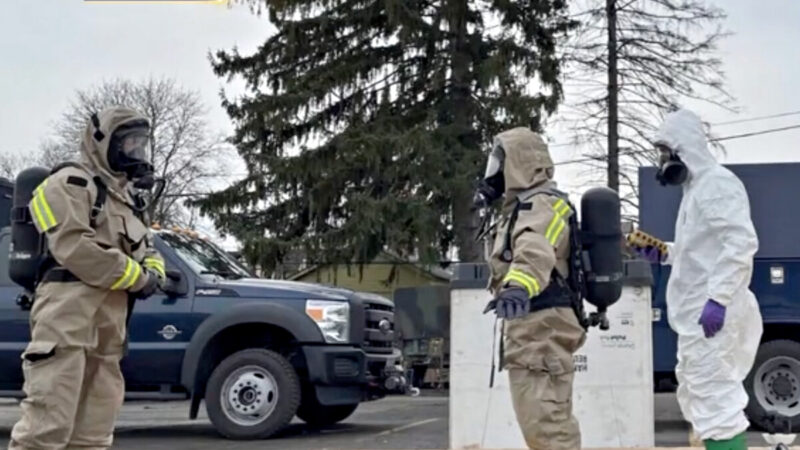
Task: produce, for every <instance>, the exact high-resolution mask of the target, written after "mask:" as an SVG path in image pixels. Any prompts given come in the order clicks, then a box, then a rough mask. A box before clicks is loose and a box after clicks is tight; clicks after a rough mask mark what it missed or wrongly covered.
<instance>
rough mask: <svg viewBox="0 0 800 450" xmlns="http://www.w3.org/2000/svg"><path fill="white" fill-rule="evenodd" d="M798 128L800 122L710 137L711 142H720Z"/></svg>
mask: <svg viewBox="0 0 800 450" xmlns="http://www.w3.org/2000/svg"><path fill="white" fill-rule="evenodd" d="M797 128H800V124H797V125H790V126H788V127H780V128H770V129H768V130H761V131H753V132H752V133H743V134H734V135H731V136H723V137H719V138H716V139H711V142H720V141H728V140H731V139H740V138H746V137H751V136H760V135H762V134H770V133H778V132H781V131H788V130H794V129H797Z"/></svg>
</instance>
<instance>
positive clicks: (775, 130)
mask: <svg viewBox="0 0 800 450" xmlns="http://www.w3.org/2000/svg"><path fill="white" fill-rule="evenodd" d="M798 128H800V124H797V125H790V126H787V127H780V128H770V129H767V130H760V131H753V132H751V133H742V134H732V135H730V136H722V137H718V138H714V139H709V142H722V141H730V140H733V139H742V138H747V137H752V136H760V135H762V134H772V133H779V132H781V131H789V130H795V129H798ZM649 152H650V150H631V151H628V152H620V156H625V155H637V154H644V153H649ZM603 159H605V156H591V157H585V158H579V159H571V160H566V161H561V162H557V163H555V164H554V165H555V166H565V165H568V164H580V163H584V162H591V161H602V160H603Z"/></svg>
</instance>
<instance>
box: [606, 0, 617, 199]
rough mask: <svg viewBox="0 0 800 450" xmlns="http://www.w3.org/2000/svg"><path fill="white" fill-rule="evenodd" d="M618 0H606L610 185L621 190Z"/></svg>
mask: <svg viewBox="0 0 800 450" xmlns="http://www.w3.org/2000/svg"><path fill="white" fill-rule="evenodd" d="M616 3H617V0H606V18H607V20H608V187H610V188H611V189H613V190H615V191H617V192H619V130H618V129H617V127H618V123H619V115H618V107H619V106H618V101H617V100H618V98H617V97H618V91H619V87H618V85H617V77H618V73H617V4H616Z"/></svg>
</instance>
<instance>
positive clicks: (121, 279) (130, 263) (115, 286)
mask: <svg viewBox="0 0 800 450" xmlns="http://www.w3.org/2000/svg"><path fill="white" fill-rule="evenodd" d="M133 264H134V262H133V260H132V259H130V258H128V263H127V264H126V265H125V273H123V274H122V276H121V277H119V279H118V280H117V281H115V282H114V284H112V285H111V289H112V290H116V289H120V288H121V289H126V288H123V287H122V286H123V285H124V284H125V283H126V282H127V281H128V279H129V278H130V277H131V273H132V272H133ZM137 265H138V264H137Z"/></svg>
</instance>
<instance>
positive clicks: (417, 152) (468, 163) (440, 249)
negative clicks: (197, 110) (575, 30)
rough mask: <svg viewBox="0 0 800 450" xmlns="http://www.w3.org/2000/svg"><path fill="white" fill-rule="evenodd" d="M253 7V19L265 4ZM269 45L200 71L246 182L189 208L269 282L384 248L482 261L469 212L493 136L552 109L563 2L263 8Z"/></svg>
mask: <svg viewBox="0 0 800 450" xmlns="http://www.w3.org/2000/svg"><path fill="white" fill-rule="evenodd" d="M253 1H254V2H255V3H254V5H259V6H263V5H262V4H261V2H260V1H259V2H256V1H255V0H253ZM267 3H268V5H267V6H266V9H267V10H268V12H269V17H270V19H271V21H272V23H273V24H274V25H275V26H276V27H277V30H278V31H277V33H276V34H274V35H273V36H271V37H270V38H269V39H268V40H267V41H266V42H265V43H264V44H263V45H262V46H261V47H260V48H259V49H258V50H257V51H256V52H255V53H253V54H249V55H242V54H240V53H239V52H238V51H237V50H236V49H234V50H231V51H219V52H217V53H216V54H215V55H214V56H213V57H212V64H213V67H214V70H215V72H216V74H217V75H218V76H220V77H228V78H233V77H242V78H243V79H244V80H245V81H246V83H247V93H246V94H245V95H244V96H242V97H241V98H237V99H224V100H223V104H224V106H225V107H226V109H227V111H228V114H229V115H230V117H231V119H232V120H233V122H234V124H235V127H236V132H235V135H234V137H233V142H234V143H235V145H236V146H237V148H238V150H239V153H240V155H241V156H242V157H243V158H244V160H245V162H246V164H247V167H248V173H249V175H248V176H247V177H246V178H245V179H243V180H242V181H240V182H238V183H236V184H234V185H232V186H231V187H230V188H228V189H226V190H224V191H222V192H218V193H215V194H214V195H211V196H209V197H208V198H206V199H203V200H202V201H200V202H199V204H200V206H201V207H202V210H203V211H204V212H205V213H207V214H209V215H210V216H211V217H213V218H214V220H215V222H216V225H217V226H218V227H220V229H222V230H223V231H225V232H227V233H230V234H232V235H233V236H235V237H236V238H238V239H240V240H241V241H242V242H243V243H244V254H245V255H246V256H247V258H248V259H249V260H250V261H251V262H253V263H256V264H259V265H260V266H261V267H263V268H265V269H267V271H268V272H269V269H270V268H273V267H275V266H276V265H277V264H279V263H280V261H281V260H282V258H283V257H284V256H285V255H286V254H287V253H288V252H290V251H292V250H296V249H302V250H303V251H305V252H306V254H307V255H309V257H310V259H311V260H312V262H326V263H352V262H357V263H364V262H369V261H370V260H371V259H372V258H374V257H375V256H376V255H377V254H378V252H380V251H382V250H391V251H393V252H395V253H397V254H399V255H401V256H403V257H414V256H418V257H420V258H421V259H423V260H426V261H434V260H438V259H440V258H441V257H442V256H443V255H444V254H445V253H446V252H447V251H448V249H450V248H452V247H453V246H455V247H457V248H458V250H459V259H460V260H462V261H476V260H480V259H482V251H481V248H480V247H479V245H478V244H477V243H475V242H474V233H475V230H476V228H477V221H478V220H477V216H476V212H475V211H473V210H472V209H471V201H472V193H473V188H474V184H475V182H476V181H477V180H478V179H479V178H480V175H481V172H482V169H483V165H484V163H485V158H486V149H487V148H488V146H489V144H490V143H491V139H492V137H493V136H494V135H495V134H496V133H498V132H500V131H502V130H504V129H507V128H510V127H513V126H529V127H532V128H533V129H538V128H539V127H540V122H541V118H542V117H544V116H546V115H547V114H549V113H552V112H553V111H555V109H556V107H557V105H558V103H559V101H560V100H561V86H560V84H559V81H558V80H559V70H560V64H559V60H558V58H557V55H556V39H557V38H558V37H559V36H560V35H561V34H563V33H565V32H566V31H568V30H569V28H570V27H571V26H572V22H571V21H570V20H569V19H568V17H567V15H566V12H567V8H566V5H565V2H564V0H482V1H468V0H305V1H301V0H274V1H269V2H267Z"/></svg>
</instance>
